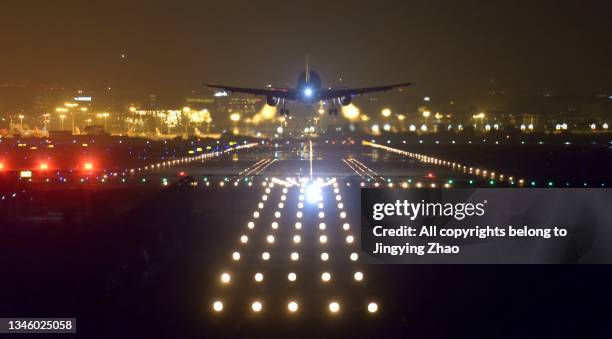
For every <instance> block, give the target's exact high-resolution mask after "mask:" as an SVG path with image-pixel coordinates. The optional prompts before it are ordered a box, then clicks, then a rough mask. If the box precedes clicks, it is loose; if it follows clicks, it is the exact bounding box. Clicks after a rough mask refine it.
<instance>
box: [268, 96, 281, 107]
mask: <svg viewBox="0 0 612 339" xmlns="http://www.w3.org/2000/svg"><path fill="white" fill-rule="evenodd" d="M266 103H267V104H268V106H276V105H278V98H275V97H271V96H268V97H266Z"/></svg>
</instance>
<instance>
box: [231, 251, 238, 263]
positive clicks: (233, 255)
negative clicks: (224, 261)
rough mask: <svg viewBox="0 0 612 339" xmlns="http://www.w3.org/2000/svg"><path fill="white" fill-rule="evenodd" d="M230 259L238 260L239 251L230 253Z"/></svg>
mask: <svg viewBox="0 0 612 339" xmlns="http://www.w3.org/2000/svg"><path fill="white" fill-rule="evenodd" d="M232 259H234V261H238V260H240V253H238V252H234V253H232Z"/></svg>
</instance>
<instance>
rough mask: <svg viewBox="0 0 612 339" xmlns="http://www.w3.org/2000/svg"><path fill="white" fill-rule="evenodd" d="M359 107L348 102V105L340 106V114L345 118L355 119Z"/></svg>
mask: <svg viewBox="0 0 612 339" xmlns="http://www.w3.org/2000/svg"><path fill="white" fill-rule="evenodd" d="M359 114H360V112H359V108H357V106H355V105H353V104H350V105H348V106H342V116H344V117H345V118H347V119H348V120H355V119H357V118H359Z"/></svg>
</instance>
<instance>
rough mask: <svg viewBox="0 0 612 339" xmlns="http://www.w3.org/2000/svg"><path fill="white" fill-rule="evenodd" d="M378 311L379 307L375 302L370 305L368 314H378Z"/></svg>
mask: <svg viewBox="0 0 612 339" xmlns="http://www.w3.org/2000/svg"><path fill="white" fill-rule="evenodd" d="M377 311H378V305H377V304H376V303H374V302H372V303H369V304H368V312H370V313H376V312H377Z"/></svg>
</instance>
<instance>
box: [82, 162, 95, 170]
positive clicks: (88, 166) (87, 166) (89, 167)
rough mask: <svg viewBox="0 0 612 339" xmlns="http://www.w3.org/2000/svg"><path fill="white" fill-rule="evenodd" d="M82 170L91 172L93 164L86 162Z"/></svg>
mask: <svg viewBox="0 0 612 339" xmlns="http://www.w3.org/2000/svg"><path fill="white" fill-rule="evenodd" d="M83 168H84V169H85V170H86V171H91V170H92V169H93V164H92V163H91V162H86V163H85V165H83Z"/></svg>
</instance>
